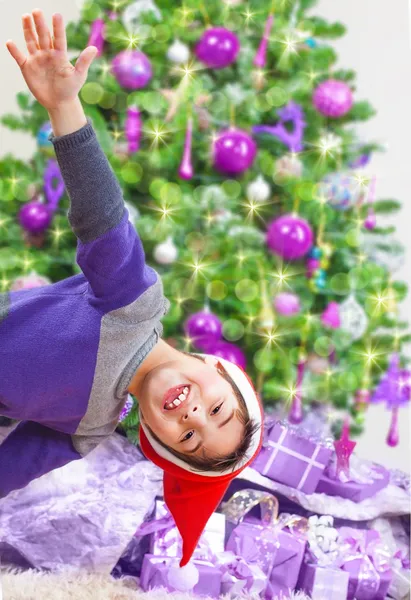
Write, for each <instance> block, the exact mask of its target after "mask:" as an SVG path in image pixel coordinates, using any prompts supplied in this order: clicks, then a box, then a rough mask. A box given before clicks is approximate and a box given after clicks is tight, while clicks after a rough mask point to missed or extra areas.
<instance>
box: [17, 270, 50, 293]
mask: <svg viewBox="0 0 411 600" xmlns="http://www.w3.org/2000/svg"><path fill="white" fill-rule="evenodd" d="M51 283H52V282H51V280H50V279H49V278H48V277H43V276H42V275H39V274H38V273H36V271H34V270H33V271H31V272H30V273H29V274H28V275H22V276H20V277H16V279H14V280H13V282H12V284H11V286H10V291H12V292H18V291H20V290H32V289H33V288H39V287H44V286H46V285H51Z"/></svg>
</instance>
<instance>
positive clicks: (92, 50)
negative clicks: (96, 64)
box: [74, 46, 98, 75]
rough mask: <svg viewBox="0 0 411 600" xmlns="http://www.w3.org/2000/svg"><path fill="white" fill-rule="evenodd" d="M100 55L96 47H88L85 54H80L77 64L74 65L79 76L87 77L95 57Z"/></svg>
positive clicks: (84, 51)
mask: <svg viewBox="0 0 411 600" xmlns="http://www.w3.org/2000/svg"><path fill="white" fill-rule="evenodd" d="M97 54H98V50H97V48H96V47H95V46H88V47H87V48H86V49H85V50H83V52H82V53H81V54H80V56H79V57H78V59H77V60H76V64H75V65H74V67H75V69H76V71H77V73H79V75H86V74H87V71H88V70H89V67H90V65H91V63H92V62H93V60H94V59H95V57H96V56H97Z"/></svg>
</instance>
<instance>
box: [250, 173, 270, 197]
mask: <svg viewBox="0 0 411 600" xmlns="http://www.w3.org/2000/svg"><path fill="white" fill-rule="evenodd" d="M270 194H271V188H270V186H269V185H268V183H267V182H266V180H265V179H264V177H263V176H262V175H258V176H257V178H256V179H254V181H252V182H251V183H249V184H248V186H247V198H248V199H249V200H250V201H252V202H265V201H266V200H268V198H269V197H270Z"/></svg>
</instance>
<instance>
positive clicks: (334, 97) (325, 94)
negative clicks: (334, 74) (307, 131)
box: [313, 79, 354, 119]
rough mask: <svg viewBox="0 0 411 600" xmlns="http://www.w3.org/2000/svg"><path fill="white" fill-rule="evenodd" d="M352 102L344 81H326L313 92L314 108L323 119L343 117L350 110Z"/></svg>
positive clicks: (350, 93)
mask: <svg viewBox="0 0 411 600" xmlns="http://www.w3.org/2000/svg"><path fill="white" fill-rule="evenodd" d="M353 102H354V100H353V95H352V91H351V88H350V87H349V85H347V84H346V83H345V82H344V81H338V80H336V79H328V80H327V81H323V82H322V83H320V84H319V85H318V86H317V87H316V89H315V90H314V94H313V104H314V107H315V109H316V110H318V112H319V113H321V114H322V115H324V116H325V117H331V118H333V119H337V118H339V117H343V116H344V115H346V114H347V113H348V112H349V111H350V110H351V107H352V105H353Z"/></svg>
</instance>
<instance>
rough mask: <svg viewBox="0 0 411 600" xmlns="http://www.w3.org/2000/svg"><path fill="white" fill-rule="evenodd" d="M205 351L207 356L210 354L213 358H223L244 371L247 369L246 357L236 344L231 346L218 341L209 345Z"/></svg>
mask: <svg viewBox="0 0 411 600" xmlns="http://www.w3.org/2000/svg"><path fill="white" fill-rule="evenodd" d="M206 351H207V354H212V355H213V356H217V357H219V358H225V360H229V361H230V362H232V363H234V364H235V365H238V366H239V367H241V368H242V369H244V370H245V369H246V368H247V359H246V356H245V354H244V352H243V351H242V350H241V348H239V347H238V346H237V345H236V344H231V343H230V342H226V341H225V340H220V341H218V342H215V343H213V344H210V346H207V350H206Z"/></svg>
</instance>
